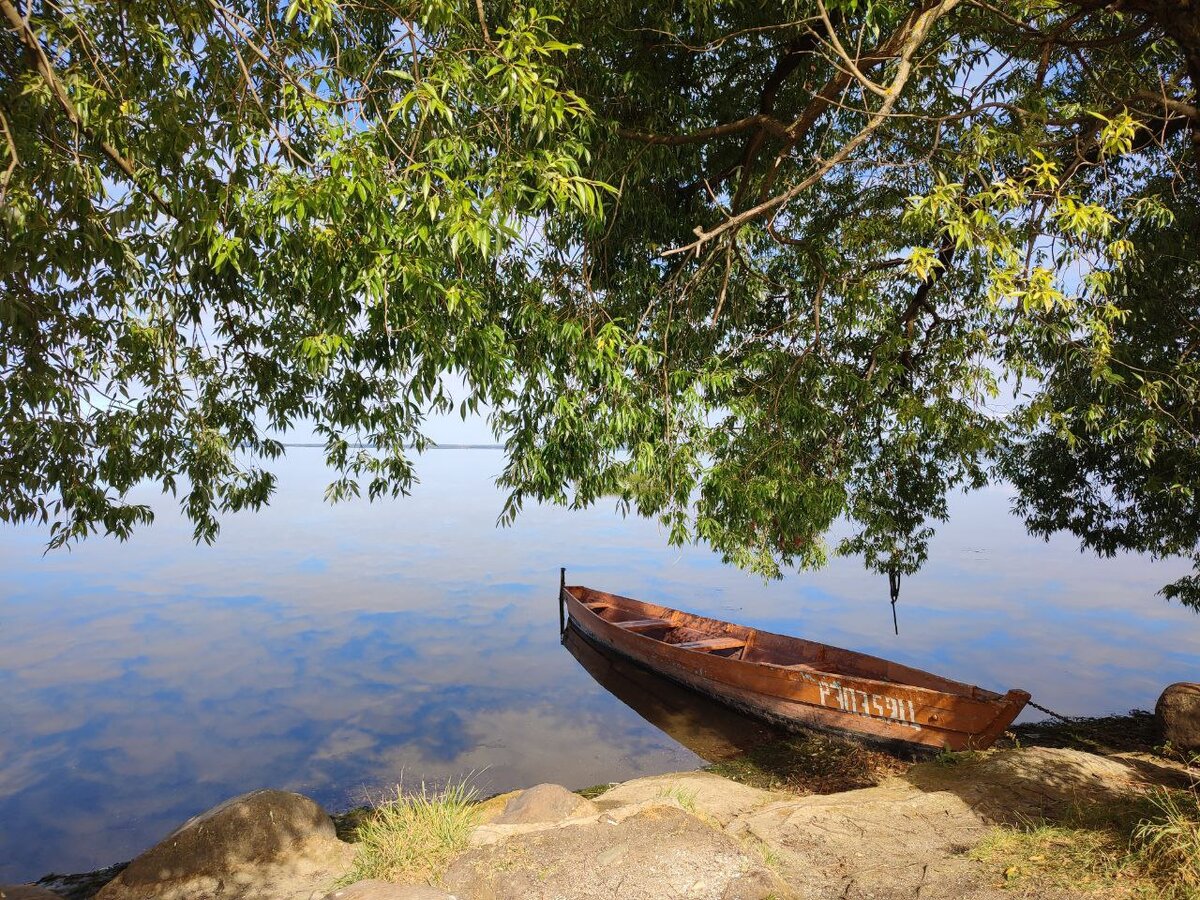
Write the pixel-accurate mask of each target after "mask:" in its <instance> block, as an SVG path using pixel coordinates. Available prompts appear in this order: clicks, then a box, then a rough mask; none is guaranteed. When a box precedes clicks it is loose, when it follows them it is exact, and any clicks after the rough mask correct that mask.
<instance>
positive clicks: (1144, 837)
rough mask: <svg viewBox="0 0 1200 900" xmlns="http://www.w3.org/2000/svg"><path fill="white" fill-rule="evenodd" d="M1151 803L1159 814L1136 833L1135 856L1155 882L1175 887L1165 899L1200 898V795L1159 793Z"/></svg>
mask: <svg viewBox="0 0 1200 900" xmlns="http://www.w3.org/2000/svg"><path fill="white" fill-rule="evenodd" d="M1151 802H1152V803H1153V804H1154V806H1155V807H1156V809H1157V814H1156V815H1155V816H1153V817H1151V818H1149V819H1147V820H1145V821H1143V822H1141V823H1139V824H1138V826H1137V828H1135V829H1134V832H1133V847H1134V852H1135V853H1136V854H1137V855H1138V856H1139V857H1140V859H1141V862H1142V865H1143V866H1144V868H1145V869H1146V872H1147V874H1148V875H1149V876H1150V877H1151V878H1153V879H1154V880H1155V881H1157V882H1161V883H1164V884H1169V885H1171V886H1172V890H1173V893H1169V894H1164V896H1169V897H1170V898H1171V900H1175V898H1180V900H1183V898H1187V900H1191V898H1195V897H1200V795H1198V794H1197V792H1196V788H1192V789H1191V790H1190V791H1168V790H1159V791H1158V792H1156V793H1155V794H1154V795H1152V797H1151Z"/></svg>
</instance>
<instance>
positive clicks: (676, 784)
mask: <svg viewBox="0 0 1200 900" xmlns="http://www.w3.org/2000/svg"><path fill="white" fill-rule="evenodd" d="M783 796H784V795H781V794H775V793H772V792H771V791H764V790H760V789H759V788H754V787H750V786H749V785H745V784H738V783H737V782H736V781H730V780H729V779H728V778H722V777H721V776H720V775H713V774H712V773H711V772H677V773H674V774H671V775H652V776H650V777H648V778H635V779H634V780H633V781H626V782H625V783H624V784H618V785H617V786H616V787H614V788H613V789H612V790H610V791H606V792H605V793H604V794H601V795H600V798H599V799H598V800H597V801H596V802H597V804H598V805H599V806H600V808H601V809H615V808H616V807H619V806H625V805H628V804H630V803H644V802H646V801H648V800H662V799H674V800H677V801H678V802H679V804H680V806H682V807H683V808H684V809H686V810H688V811H690V812H696V813H699V814H700V815H704V816H708V817H710V818H712V819H715V820H716V821H717V822H719V823H721V824H722V825H728V824H729V823H730V822H731V821H732V820H733V819H734V818H736V817H737V816H740V815H743V814H744V813H747V812H750V811H751V810H754V809H757V808H759V807H761V806H765V805H766V804H768V803H771V802H773V801H776V800H779V799H781V798H782V797H783Z"/></svg>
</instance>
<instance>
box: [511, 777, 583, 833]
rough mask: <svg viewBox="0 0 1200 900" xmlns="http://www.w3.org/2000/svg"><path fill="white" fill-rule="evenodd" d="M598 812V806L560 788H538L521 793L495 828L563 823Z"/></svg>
mask: <svg viewBox="0 0 1200 900" xmlns="http://www.w3.org/2000/svg"><path fill="white" fill-rule="evenodd" d="M597 812H599V809H598V808H597V806H596V804H594V803H592V801H591V800H588V799H586V798H584V797H580V796H579V795H578V794H576V793H573V792H571V791H568V790H567V789H566V788H565V787H563V786H562V785H560V784H539V785H535V786H534V787H531V788H529V789H527V790H524V791H521V793H519V794H517V796H515V797H513V798H512V799H511V800H509V801H508V805H507V806H505V807H504V812H502V813H501V814H500V815H499V817H497V818H496V819H495V821H494V822H493V823H492V824H493V825H532V824H536V823H541V822H561V821H562V820H563V819H577V818H579V817H581V816H592V815H595V814H596V813H597Z"/></svg>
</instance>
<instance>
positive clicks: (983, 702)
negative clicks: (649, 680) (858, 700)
mask: <svg viewBox="0 0 1200 900" xmlns="http://www.w3.org/2000/svg"><path fill="white" fill-rule="evenodd" d="M562 590H563V591H564V592H566V593H567V594H569V595H570V597H571V598H572V599H573V600H574V601H575V602H576V603H577V604H578V605H579V606H580V608H581V609H583V610H584V611H586V612H587V613H588V614H590V615H591V616H592V617H593V618H595V619H596V620H597V621H598V622H602V623H603V624H605V625H608V626H611V627H617V628H619V627H620V625H619V623H617V622H610V621H609V620H608V619H605V618H604V617H602V616H601V615H599V614H598V613H597V612H596V611H595V610H593V609H590V608H589V607H588V606H587V601H585V600H584V599H583V598H582V597H579V596H577V595H576V594H574V593H572V591H573V590H577V591H587V592H589V593H591V594H595V595H600V596H603V597H610V598H613V599H615V600H623V601H628V602H632V603H636V604H639V605H641V606H649V607H656V608H658V609H661V610H664V611H666V612H675V613H680V614H682V615H684V616H690V617H693V618H695V619H700V620H703V621H706V622H711V623H714V624H717V625H722V626H733V627H735V628H740V629H745V630H747V631H752V632H754V633H755V634H757V635H768V636H770V637H776V638H781V639H783V640H785V641H806V642H807V643H809V644H815V645H818V646H821V647H826V648H829V649H831V650H836V651H839V652H842V653H849V654H853V655H856V656H860V657H863V658H866V659H870V660H875V661H879V662H882V663H885V664H893V663H891V661H890V660H887V659H884V658H883V657H878V656H872V655H870V654H867V653H860V652H859V651H857V650H848V649H846V648H844V647H835V646H833V645H832V644H825V643H823V642H821V641H812V640H808V639H807V638H797V637H794V636H792V635H786V634H779V633H777V632H772V631H766V630H763V629H751V628H750V627H749V626H745V625H738V624H737V623H734V622H725V621H723V620H721V619H714V618H712V617H711V616H703V615H699V614H698V613H689V612H686V611H684V610H680V609H675V608H674V607H670V606H662V605H660V604H656V603H647V602H646V601H644V600H638V599H636V598H634V597H625V596H622V595H620V594H613V593H610V592H608V591H601V590H597V589H596V588H589V587H587V586H586V585H563V587H562ZM627 611H628V609H627ZM673 627H679V626H673ZM622 634H623V638H642V639H644V640H645V641H646V642H647V643H646V644H645V645H644V646H647V647H649V646H654V645H657V646H659V647H667V648H670V649H671V650H673V651H675V652H677V653H693V654H699V655H701V656H705V657H709V658H712V659H722V660H724V661H725V662H727V663H741V664H743V665H745V666H747V667H750V668H753V669H757V670H760V671H761V670H764V669H765V670H768V671H769V672H770V673H771V674H772V675H776V676H781V677H782V678H783V680H785V681H788V682H803V681H806V680H811V678H812V677H813V673H815V674H819V675H824V676H828V677H831V678H835V679H839V678H844V679H848V680H851V681H854V682H861V683H863V684H868V685H879V686H880V687H881V689H883V690H885V691H886V690H887V689H888V688H889V687H890V688H892V689H896V688H900V689H903V690H905V691H914V692H916V693H917V696H925V697H928V698H930V700H933V699H934V698H938V699H952V700H953V701H954V703H955V705H956V706H961V705H963V704H968V705H973V704H978V705H979V707H982V708H987V709H990V710H996V711H997V712H1000V711H1003V709H1004V708H1005V707H1007V706H1008V705H1009V704H1011V703H1013V702H1016V701H1018V700H1022V698H1024V700H1027V699H1028V698H1029V696H1030V695H1029V693H1028V692H1027V691H1023V690H1020V689H1016V688H1014V689H1011V690H1009V691H1008V692H1007V693H1004V694H1001V693H998V692H996V691H992V690H989V689H987V688H982V687H979V686H978V685H972V684H967V683H966V682H959V681H954V680H953V679H948V678H943V677H942V676H940V675H935V674H933V673H932V672H926V671H924V670H923V669H916V668H914V667H912V666H904V665H903V664H902V663H895V664H894V665H899V666H902V667H903V668H905V669H909V670H911V671H913V672H917V673H920V674H921V675H924V676H926V677H929V678H931V679H934V680H937V681H942V682H945V683H947V684H951V685H956V686H959V687H961V688H963V689H964V690H965V691H966V692H967V693H959V692H957V691H952V690H939V689H937V688H928V687H922V686H920V685H915V684H911V683H909V682H905V681H887V680H883V679H879V678H872V677H870V676H868V675H855V674H853V673H847V672H842V671H837V670H831V669H820V668H817V667H815V666H810V665H808V664H806V663H800V664H796V665H802V666H804V667H805V669H807V670H808V671H805V670H804V669H797V668H795V667H794V666H789V665H784V664H780V663H771V662H765V661H755V660H747V659H737V658H735V657H729V656H717V655H715V654H710V653H706V652H704V651H700V650H692V649H688V648H686V647H678V646H676V645H675V644H670V643H668V642H666V641H663V640H659V639H658V638H653V637H650V636H649V635H647V634H642V633H639V632H636V631H623V632H622ZM635 646H636V644H635ZM806 676H807V677H806ZM976 691H978V692H980V693H981V694H983V695H985V696H976V695H974V693H973V692H976ZM1024 700H1022V704H1021V705H1022V706H1023V705H1024ZM926 705H927V706H931V707H934V708H942V709H946V708H947V707H944V706H941V705H940V704H938V703H935V702H929V703H927V704H926ZM922 727H926V728H934V729H939V730H947V731H949V730H954V729H945V728H939V726H938V725H935V724H930V725H924V726H922Z"/></svg>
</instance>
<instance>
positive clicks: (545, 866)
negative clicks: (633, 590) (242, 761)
mask: <svg viewBox="0 0 1200 900" xmlns="http://www.w3.org/2000/svg"><path fill="white" fill-rule="evenodd" d="M1189 691H1190V692H1191V693H1190V694H1189V693H1188V692H1189ZM1175 694H1176V695H1177V697H1176V699H1175V700H1172V701H1170V702H1168V704H1167V705H1168V719H1169V720H1171V721H1179V722H1183V721H1185V720H1187V721H1191V720H1192V719H1191V717H1190V715H1184V713H1185V712H1186V710H1185V707H1187V705H1188V703H1190V702H1192V701H1194V700H1200V691H1197V690H1195V689H1194V686H1185V688H1181V689H1179V690H1176V692H1175ZM1178 695H1183V699H1182V700H1180V699H1178ZM1189 698H1190V699H1189ZM1161 713H1162V710H1160V716H1159V718H1158V719H1157V720H1155V719H1154V718H1152V717H1150V716H1148V715H1145V716H1143V717H1142V718H1141V719H1136V718H1130V719H1127V720H1124V721H1123V724H1122V720H1117V719H1113V720H1095V723H1098V724H1093V725H1092V726H1086V725H1079V726H1076V727H1074V728H1072V727H1069V726H1033V727H1028V728H1026V729H1025V730H1024V735H1025V736H1031V737H1034V738H1035V739H1037V737H1038V735H1041V739H1040V740H1039V743H1041V744H1042V745H1041V746H1027V745H1024V742H1023V741H1022V733H1021V732H1020V731H1018V734H1017V735H1016V738H1015V740H1010V741H1009V746H1007V747H1004V748H1001V749H997V750H992V751H989V752H986V753H963V754H943V755H942V756H940V757H937V758H935V759H932V760H928V761H925V762H921V763H917V764H914V765H911V766H907V765H904V766H897V767H895V768H894V769H893V770H891V771H883V772H881V773H880V774H879V775H878V776H877V777H876V778H874V779H873V780H875V781H877V783H875V784H873V785H872V786H869V787H860V788H857V789H853V790H841V791H836V788H835V792H833V793H811V794H806V793H804V789H803V787H801V788H799V789H797V787H796V785H790V786H788V785H783V783H782V782H776V781H772V780H770V779H768V780H767V781H765V782H763V781H761V779H760V783H762V784H767V785H768V787H763V786H755V784H754V782H755V779H754V778H744V779H742V781H750V782H751V783H742V781H735V780H733V779H732V778H729V777H724V776H723V775H721V774H716V773H714V772H682V773H677V774H671V775H661V776H655V777H650V778H639V779H635V780H633V781H628V782H625V783H623V784H617V785H613V786H611V787H609V788H607V789H604V790H600V789H594V790H590V791H587V792H581V793H575V792H572V791H569V790H567V789H566V788H565V787H562V786H559V785H553V784H543V785H537V786H535V787H531V788H529V789H527V790H523V791H514V792H512V793H509V794H505V795H502V796H499V797H494V798H491V799H489V800H486V801H483V802H481V803H478V804H472V805H471V807H470V819H469V822H468V826H467V828H466V829H465V830H464V832H463V841H462V845H461V846H457V847H455V848H454V852H453V853H452V854H450V855H449V856H448V857H447V859H446V861H445V864H444V865H440V866H439V870H438V871H425V872H423V873H421V876H420V877H414V878H411V879H404V878H401V879H399V880H398V881H397V880H392V881H384V880H380V879H377V878H365V879H360V880H358V881H356V882H355V883H351V882H353V881H354V879H355V874H354V873H356V872H358V871H359V870H360V868H361V867H360V866H356V858H357V857H358V855H359V854H360V852H361V848H360V847H359V846H357V845H356V844H355V843H354V839H355V837H356V834H357V831H356V828H357V827H358V823H359V821H360V820H361V819H362V818H363V817H364V816H368V817H369V816H370V812H365V813H364V812H361V811H360V812H359V813H357V814H356V815H350V816H343V817H340V819H339V821H337V822H335V820H334V819H333V818H331V817H330V816H329V815H327V814H326V813H325V811H324V810H322V809H321V808H320V807H319V806H318V805H317V804H316V803H314V802H313V801H312V800H309V799H308V798H305V797H302V796H300V795H298V794H292V793H287V792H283V791H269V790H264V791H255V792H252V793H250V794H246V795H243V796H241V797H237V798H234V799H232V800H229V801H227V802H225V803H223V804H221V805H219V806H217V807H215V808H214V809H212V810H209V811H208V812H206V813H204V814H202V815H200V816H197V817H195V818H194V819H192V820H190V821H189V822H187V823H186V824H184V825H183V826H181V827H180V828H179V829H178V830H176V831H175V832H174V833H173V834H172V835H170V836H169V837H167V838H166V839H164V840H163V841H162V842H160V843H159V844H158V845H156V846H155V847H153V848H151V849H150V850H148V851H146V852H145V853H143V854H142V855H141V856H139V857H137V858H136V859H134V860H133V861H132V862H130V863H129V864H127V865H125V866H116V867H113V868H111V869H107V870H104V871H102V872H96V873H90V874H89V875H86V876H68V877H62V876H51V877H48V878H46V879H43V880H42V881H41V882H39V883H38V884H37V885H26V886H21V887H15V888H14V887H10V888H0V896H2V897H3V900H52V898H58V900H62V898H69V900H91V898H95V900H449V898H455V900H527V898H545V900H551V898H555V900H584V898H597V897H614V898H618V897H619V898H622V900H642V898H645V900H661V898H695V900H767V898H777V900H783V898H814V900H815V898H845V900H854V898H876V900H892V898H895V900H899V898H905V900H912V898H918V900H938V898H946V900H949V898H962V897H973V898H996V900H999V898H1012V897H1014V896H1030V897H1050V898H1056V897H1063V898H1067V897H1074V896H1085V895H1086V896H1088V897H1093V898H1095V897H1108V896H1112V897H1124V896H1162V897H1167V896H1170V897H1188V896H1200V884H1197V885H1195V887H1196V891H1197V894H1189V893H1187V892H1186V891H1187V890H1188V889H1189V888H1188V886H1187V885H1184V884H1181V885H1180V890H1179V891H1175V887H1174V886H1173V885H1172V884H1170V883H1167V887H1166V888H1165V889H1163V890H1165V891H1166V892H1163V890H1160V892H1159V893H1158V894H1155V893H1153V891H1155V890H1159V889H1160V888H1161V887H1162V886H1161V885H1159V884H1158V882H1156V881H1155V880H1154V878H1155V877H1156V876H1155V873H1154V871H1153V870H1152V867H1150V866H1149V865H1148V864H1146V865H1143V864H1141V863H1135V862H1133V861H1125V862H1121V864H1120V865H1119V866H1117V867H1115V868H1114V867H1111V866H1110V867H1109V868H1108V869H1104V870H1103V872H1104V873H1105V874H1102V875H1101V874H1097V876H1096V878H1097V881H1096V883H1089V882H1090V881H1091V879H1092V875H1091V874H1089V873H1076V875H1077V878H1075V879H1074V880H1073V879H1072V878H1070V877H1060V876H1062V874H1063V872H1062V871H1060V869H1062V867H1061V866H1058V867H1057V868H1054V869H1053V871H1052V868H1051V866H1050V865H1049V864H1047V865H1042V864H1043V863H1045V862H1046V858H1047V853H1046V852H1041V851H1038V852H1031V851H1030V849H1029V848H1030V846H1033V845H1031V844H1029V843H1028V841H1029V840H1036V839H1040V838H1039V837H1038V836H1039V835H1042V831H1039V829H1043V830H1046V829H1048V831H1046V834H1049V835H1055V834H1057V835H1058V837H1057V838H1055V837H1049V838H1047V840H1048V841H1049V844H1048V846H1050V847H1051V848H1052V849H1051V850H1050V851H1048V852H1049V855H1050V856H1053V855H1054V854H1055V853H1056V852H1057V853H1068V849H1064V848H1069V847H1070V842H1071V840H1074V839H1075V838H1072V837H1071V835H1072V834H1075V833H1076V832H1078V833H1079V834H1080V835H1082V837H1080V838H1078V840H1081V841H1083V840H1085V839H1086V838H1087V834H1088V833H1087V831H1086V829H1093V830H1094V831H1095V832H1096V833H1097V834H1100V833H1101V831H1102V830H1103V829H1104V828H1112V827H1119V826H1120V820H1121V818H1122V817H1126V818H1128V817H1131V816H1134V815H1140V814H1141V813H1140V812H1139V811H1140V810H1144V809H1145V808H1146V806H1145V804H1146V802H1147V801H1148V800H1153V798H1154V797H1156V796H1158V794H1159V793H1162V794H1163V796H1169V795H1170V794H1169V792H1171V791H1175V792H1180V793H1181V795H1187V794H1189V792H1190V795H1191V796H1193V797H1194V796H1195V784H1196V780H1197V776H1198V775H1200V770H1197V768H1195V765H1194V764H1195V757H1193V756H1191V755H1189V754H1187V753H1182V752H1180V751H1179V749H1178V748H1179V744H1177V743H1176V744H1171V743H1170V742H1169V741H1165V739H1164V738H1163V736H1162V734H1161V732H1159V733H1158V734H1157V735H1151V733H1150V729H1153V728H1160V727H1161V722H1162V721H1163V720H1162V717H1161ZM1171 717H1174V718H1173V719H1172V718H1171ZM1039 728H1040V730H1039ZM1122 729H1124V730H1122ZM1139 729H1140V730H1139ZM1174 733H1175V732H1173V734H1174ZM1114 735H1115V736H1116V738H1115V739H1114ZM1122 735H1123V736H1122ZM1156 740H1157V741H1164V742H1165V743H1164V744H1159V745H1157V746H1156V745H1155V743H1154V742H1155V741H1156ZM1197 743H1198V745H1200V741H1198V742H1197ZM1164 751H1165V752H1164ZM822 777H823V778H824V782H823V783H828V777H827V773H826V774H825V775H823V776H822ZM775 785H783V786H782V787H781V786H775ZM581 794H587V795H588V796H583V795H581ZM1125 824H1126V825H1130V823H1125ZM1055 829H1057V831H1055ZM1062 835H1067V837H1062ZM1014 836H1015V837H1014ZM347 838H348V839H349V840H347ZM1010 838H1011V839H1012V840H1010ZM1013 840H1016V843H1013ZM1054 840H1058V841H1059V842H1060V843H1059V844H1058V845H1057V846H1058V848H1059V849H1058V850H1057V851H1056V850H1054V849H1053V848H1054V847H1055V846H1056V845H1055V844H1054ZM1006 841H1008V843H1006ZM1063 841H1065V842H1066V843H1065V844H1064V843H1062V842H1063ZM1010 845H1011V847H1016V853H1017V856H1018V858H1016V861H1015V862H1014V861H1013V858H1012V852H1010V850H1011V847H1010ZM1034 850H1035V851H1036V850H1037V848H1036V846H1035V847H1034ZM1024 857H1027V858H1024ZM1129 860H1133V857H1129ZM1094 868H1095V867H1094ZM1095 871H1096V872H1097V873H1100V872H1101V869H1100V868H1095ZM1180 871H1183V870H1180ZM1047 873H1050V874H1047ZM1067 874H1068V875H1069V874H1070V873H1069V872H1068V873H1067ZM1185 874H1186V873H1185ZM1041 875H1044V876H1045V877H1040V876H1041ZM1026 876H1029V877H1026ZM1143 876H1144V877H1143ZM1181 877H1182V876H1181ZM1105 879H1107V881H1105ZM406 880H407V881H408V883H403V882H405V881H406ZM1139 891H1141V893H1139ZM1148 891H1149V893H1147V892H1148Z"/></svg>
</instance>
